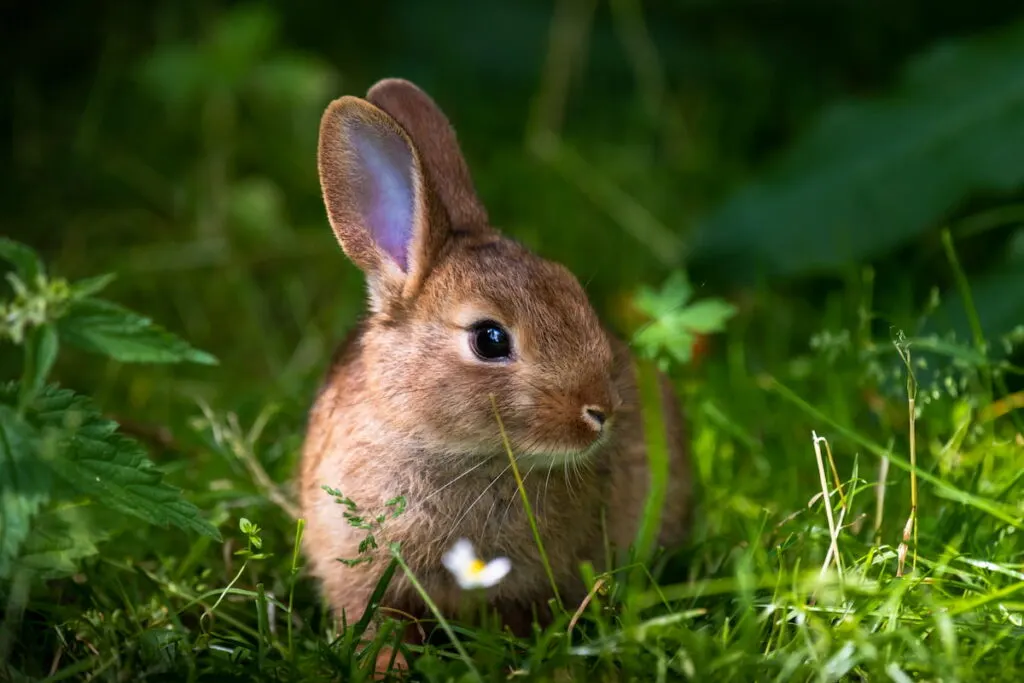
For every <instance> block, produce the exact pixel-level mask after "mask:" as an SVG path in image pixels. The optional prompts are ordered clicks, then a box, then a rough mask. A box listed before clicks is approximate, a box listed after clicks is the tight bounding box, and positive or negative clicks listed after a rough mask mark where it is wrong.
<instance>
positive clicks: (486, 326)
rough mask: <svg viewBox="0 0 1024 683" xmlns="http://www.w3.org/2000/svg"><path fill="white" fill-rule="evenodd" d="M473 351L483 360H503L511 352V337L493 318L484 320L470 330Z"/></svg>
mask: <svg viewBox="0 0 1024 683" xmlns="http://www.w3.org/2000/svg"><path fill="white" fill-rule="evenodd" d="M470 332H471V336H470V344H471V345H472V346H473V353H475V354H476V355H477V356H478V357H479V358H481V359H483V360H504V359H506V358H508V357H509V356H510V355H511V354H512V337H511V335H509V333H508V332H507V331H506V330H505V328H504V327H502V326H501V325H499V324H498V323H496V322H494V321H493V320H484V321H483V322H479V323H477V324H475V325H473V327H472V329H471V330H470Z"/></svg>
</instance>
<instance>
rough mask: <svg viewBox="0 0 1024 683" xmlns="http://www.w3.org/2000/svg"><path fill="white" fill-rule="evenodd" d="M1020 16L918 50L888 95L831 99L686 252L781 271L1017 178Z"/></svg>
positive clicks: (845, 256) (817, 266)
mask: <svg viewBox="0 0 1024 683" xmlns="http://www.w3.org/2000/svg"><path fill="white" fill-rule="evenodd" d="M1022 111H1024V23H1017V24H1014V25H1012V26H1010V27H1009V28H1006V29H1000V30H998V31H995V32H992V33H988V34H984V35H981V36H978V37H974V38H971V39H968V40H963V41H961V42H954V43H945V44H941V45H938V46H936V47H935V48H933V49H931V50H929V51H928V52H927V53H925V54H923V55H921V56H919V57H917V58H916V59H914V60H913V61H912V62H911V63H910V64H909V65H908V66H907V68H906V69H905V70H904V73H903V76H902V79H901V81H900V83H899V85H898V86H897V87H896V88H895V89H894V90H893V91H892V92H891V94H890V95H889V96H888V97H885V98H879V99H874V100H860V101H848V102H842V103H839V104H835V105H833V106H831V107H830V108H829V109H827V110H826V111H825V113H824V115H823V116H822V117H821V119H820V120H819V121H818V123H817V124H816V125H814V126H813V127H812V128H811V130H810V131H808V132H807V134H805V135H804V136H803V137H802V139H800V140H799V141H798V142H797V143H796V144H795V145H794V146H793V147H792V148H791V150H790V151H789V152H788V153H786V154H785V155H784V156H783V158H781V159H780V160H779V163H778V164H777V165H776V166H775V167H774V168H772V169H770V170H769V171H768V172H767V173H766V174H765V175H764V176H763V177H762V178H761V179H760V180H759V181H756V182H754V183H751V184H750V185H748V186H746V187H744V188H743V189H741V190H740V191H739V192H737V193H736V194H735V195H734V196H733V197H732V198H731V199H730V200H728V201H727V202H726V203H725V204H724V205H723V206H722V207H721V208H720V209H719V210H718V211H716V212H714V213H713V214H712V215H710V216H709V217H708V218H707V219H706V220H704V221H703V222H702V224H701V225H700V226H699V227H698V228H697V230H696V232H695V234H694V242H693V244H692V247H693V250H694V252H693V256H694V257H696V258H699V259H701V260H703V261H707V262H723V263H724V262H726V260H728V261H729V262H730V263H732V267H733V268H737V269H738V268H746V267H752V266H756V267H757V268H759V269H760V270H761V271H762V272H767V273H769V274H779V275H793V274H804V273H808V272H814V271H828V270H832V269H839V268H842V267H844V266H845V265H846V264H848V263H851V262H857V261H862V260H866V259H870V258H873V257H876V256H878V255H880V254H883V253H886V252H888V251H890V250H891V249H893V248H895V247H898V246H900V245H903V244H906V243H907V242H909V241H910V240H912V239H914V238H915V237H917V236H918V235H919V234H921V233H922V232H924V231H925V230H927V229H929V228H931V227H933V226H935V225H937V224H939V222H940V221H942V220H943V219H944V217H945V216H946V215H947V214H948V212H950V211H951V210H953V209H955V208H956V207H957V206H961V205H963V203H964V202H965V201H966V199H967V198H968V197H969V196H970V195H972V194H974V193H976V192H985V191H996V192H1006V191H1010V190H1013V189H1014V188H1018V187H1020V186H1021V185H1022V184H1024V164H1022V163H1021V161H1020V159H1021V155H1020V154H1019V153H1018V152H1017V150H1019V149H1020V146H1021V144H1022V143H1024V115H1022V114H1021V112H1022Z"/></svg>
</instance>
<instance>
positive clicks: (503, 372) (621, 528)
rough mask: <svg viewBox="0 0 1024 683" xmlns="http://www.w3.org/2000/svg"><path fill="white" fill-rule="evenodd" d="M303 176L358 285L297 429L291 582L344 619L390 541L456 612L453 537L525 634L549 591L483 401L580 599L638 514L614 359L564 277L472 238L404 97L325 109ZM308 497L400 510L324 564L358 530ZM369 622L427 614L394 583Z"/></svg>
mask: <svg viewBox="0 0 1024 683" xmlns="http://www.w3.org/2000/svg"><path fill="white" fill-rule="evenodd" d="M319 170H320V182H321V187H322V190H323V197H324V203H325V204H326V207H327V213H328V216H329V218H330V222H331V226H332V227H333V229H334V232H335V235H336V236H337V238H338V241H339V242H340V243H341V247H342V249H344V251H345V253H346V254H347V255H348V257H349V258H350V259H352V261H353V262H355V264H356V265H357V266H359V268H361V269H362V270H363V271H364V273H365V274H366V279H367V285H368V290H369V315H368V316H367V317H366V319H365V320H364V321H363V322H362V323H361V324H360V325H359V326H358V328H357V329H356V330H355V331H354V332H353V333H352V334H351V335H350V336H349V338H348V339H347V341H346V342H345V343H344V344H343V345H342V346H341V348H340V349H339V350H338V352H337V354H336V357H335V359H334V362H333V367H332V368H331V370H330V372H329V373H328V375H327V378H326V381H325V383H324V385H323V387H322V389H321V391H320V394H319V395H318V397H317V399H316V402H315V404H314V406H313V408H312V411H311V414H310V419H309V427H308V432H307V435H306V442H305V446H304V452H303V457H302V467H301V502H302V511H303V516H304V517H305V518H306V520H307V523H308V527H307V531H306V536H305V551H306V553H307V555H308V557H309V561H310V562H309V567H310V569H311V571H312V573H313V574H314V575H315V576H316V577H317V578H318V579H319V580H320V581H321V582H322V584H323V590H324V592H325V594H326V596H327V598H328V599H329V601H330V604H331V607H332V608H333V611H334V613H335V616H336V617H337V618H339V619H340V618H341V616H342V615H343V614H344V615H345V618H346V619H347V621H348V622H349V623H352V622H353V621H355V620H356V619H358V618H359V616H360V615H361V614H362V613H363V610H364V609H365V607H366V605H367V602H368V600H369V598H370V595H371V593H372V592H373V590H374V588H375V586H376V585H377V582H378V580H379V578H380V577H381V575H382V573H383V571H384V570H385V568H386V567H387V565H388V563H389V561H390V557H389V555H388V550H387V547H388V545H387V544H389V543H392V542H395V541H398V542H400V543H401V546H400V547H401V553H402V557H403V558H404V559H405V561H406V562H407V563H408V565H409V567H410V568H411V570H412V572H413V573H414V574H415V575H416V577H417V578H418V579H419V581H420V582H421V583H422V585H423V586H424V588H425V589H426V591H427V592H428V593H429V594H430V596H431V597H432V598H433V600H434V601H435V602H436V603H437V605H438V607H439V608H440V609H441V610H442V611H444V612H446V613H448V614H455V613H456V612H457V611H458V609H459V606H460V591H459V588H458V586H457V585H456V583H455V580H454V578H453V577H452V576H451V575H450V574H449V572H448V571H447V570H446V569H445V568H444V566H443V565H442V561H441V558H442V555H443V554H444V552H445V551H446V550H447V549H448V548H449V547H451V546H452V544H453V543H454V542H455V540H456V539H458V538H460V537H465V538H468V539H470V540H471V541H472V542H473V544H474V545H475V546H476V547H477V549H478V550H479V552H480V554H481V555H482V557H484V558H485V559H487V558H491V557H495V556H504V557H508V558H510V559H511V563H512V569H511V572H510V573H509V574H508V576H507V577H505V579H504V580H503V581H501V582H500V583H499V584H498V585H497V586H495V587H493V588H490V589H488V592H487V595H488V598H489V600H490V602H491V604H492V605H493V606H494V607H495V608H496V610H497V612H498V614H499V615H500V617H501V618H502V619H503V620H504V622H505V623H506V624H507V625H508V626H510V627H511V628H512V629H513V630H515V631H517V632H522V631H524V630H527V629H529V626H530V623H531V618H532V614H533V613H534V612H533V610H534V609H537V610H540V612H541V613H543V611H544V608H545V604H546V601H547V600H548V599H549V598H551V597H552V595H551V584H550V582H549V581H548V579H547V575H546V573H545V570H544V568H543V565H542V562H541V559H540V555H539V553H538V550H537V547H536V544H535V542H534V538H533V536H532V533H531V530H530V527H529V524H528V521H527V517H526V514H525V511H524V508H523V505H522V501H521V499H520V496H519V493H518V490H517V488H516V482H515V480H514V478H513V476H512V473H511V471H510V463H509V459H508V455H507V452H506V449H505V447H504V446H503V441H502V438H501V434H500V431H499V426H498V422H497V420H496V418H495V414H494V406H495V405H496V406H497V409H498V413H499V415H500V416H501V419H502V422H503V423H504V426H505V428H506V430H507V434H508V438H509V441H510V444H511V447H512V450H513V452H514V453H515V457H516V461H517V463H518V468H519V470H520V471H521V473H522V475H523V477H524V479H525V488H526V490H527V492H528V496H529V499H530V502H531V505H532V508H533V511H534V514H535V516H536V519H537V523H538V525H539V531H540V535H541V538H542V540H543V542H544V546H545V550H546V551H547V554H548V556H549V558H550V562H551V568H552V571H553V573H554V577H555V579H556V581H557V583H558V586H559V591H560V593H561V596H562V598H563V600H565V601H566V602H567V603H569V604H572V603H574V602H576V601H578V600H580V599H582V598H583V597H584V595H583V585H582V582H581V581H580V579H579V578H578V577H579V571H578V568H579V564H580V563H581V562H583V561H589V562H591V563H593V564H594V565H595V566H597V567H598V568H600V567H602V566H604V565H605V559H606V557H605V539H607V540H608V541H610V544H611V545H612V546H614V547H616V548H618V549H625V548H627V547H628V546H629V544H630V543H631V542H632V541H633V540H634V536H635V535H636V532H637V527H638V525H639V521H640V519H641V516H642V510H643V506H644V503H645V499H646V493H647V490H648V482H649V470H648V467H647V459H646V450H645V444H644V434H643V428H642V425H641V416H640V414H639V411H638V403H639V397H638V393H637V385H636V379H635V376H634V369H633V365H632V359H631V357H630V354H629V349H628V347H627V346H626V345H625V344H624V343H622V342H621V341H619V340H618V339H616V338H615V337H613V336H612V335H611V334H609V333H608V331H606V329H605V328H604V327H603V326H602V325H601V323H600V322H599V321H598V318H597V315H596V314H595V312H594V310H593V308H592V307H591V305H590V303H589V302H588V300H587V296H586V294H585V293H584V291H583V288H582V287H581V286H580V284H579V282H578V281H577V280H576V278H575V277H574V276H573V275H572V274H571V273H570V272H569V271H568V270H567V269H566V268H564V267H563V266H561V265H558V264H556V263H552V262H550V261H546V260H544V259H542V258H540V257H538V256H536V255H535V254H533V253H531V252H530V251H528V250H527V249H526V248H525V247H523V246H521V245H520V244H518V243H516V242H514V241H512V240H510V239H508V238H506V237H503V236H502V235H501V233H499V232H498V230H496V229H495V228H494V227H492V226H491V225H490V223H489V221H488V216H487V212H486V210H485V209H484V207H483V206H482V205H481V203H480V201H479V199H478V198H477V196H476V193H475V190H474V187H473V183H472V180H471V178H470V174H469V170H468V168H467V166H466V163H465V161H464V159H463V157H462V153H461V151H460V149H459V145H458V142H457V141H456V138H455V133H454V131H453V130H452V129H451V127H450V126H449V123H448V120H447V119H446V118H445V116H444V114H443V113H442V112H441V110H440V109H438V107H437V105H436V104H435V103H434V102H433V100H432V99H431V98H430V97H429V96H428V95H426V94H425V93H424V92H423V91H421V90H420V89H418V88H417V87H416V86H414V85H413V84H411V83H409V82H407V81H403V80H398V79H387V80H383V81H381V82H379V83H377V84H376V85H375V86H374V87H373V88H371V89H370V91H369V93H368V95H367V97H366V99H365V100H363V99H359V98H356V97H342V98H340V99H338V100H335V101H334V102H332V103H331V105H330V106H329V107H328V108H327V111H326V112H325V113H324V116H323V119H322V121H321V125H320V146H319ZM661 381H662V404H663V406H665V408H666V416H665V417H666V424H667V425H668V434H667V439H668V445H669V449H670V456H671V462H670V481H669V482H668V491H667V497H666V504H665V507H664V509H663V511H662V520H663V522H662V527H661V529H660V534H659V541H660V542H661V543H662V544H664V545H677V544H678V543H679V542H680V541H682V540H683V539H684V538H685V536H686V533H687V529H688V526H689V520H690V499H691V472H690V462H689V457H688V455H687V446H686V443H685V441H684V439H685V437H684V432H683V429H682V425H681V415H680V410H679V407H678V405H677V402H676V399H675V397H674V395H673V393H672V389H671V387H670V386H669V385H668V383H667V382H666V381H665V380H664V378H661ZM492 396H493V398H494V403H492V400H491V397H492ZM323 486H330V487H333V488H336V489H339V490H340V491H341V493H342V494H344V496H346V497H347V498H349V499H351V500H352V501H353V502H354V503H355V504H356V506H358V507H357V510H358V514H359V515H361V516H363V517H364V518H367V519H371V518H373V517H375V516H376V515H378V514H385V513H387V512H389V511H390V510H391V509H392V508H390V507H389V505H388V501H391V500H393V499H394V498H396V497H398V496H402V497H404V499H405V503H406V507H405V510H404V512H402V514H400V515H398V516H397V517H394V518H389V519H388V520H387V521H385V522H384V523H383V525H381V527H380V528H379V529H377V530H376V532H375V538H376V540H377V545H378V548H377V549H369V550H368V551H367V552H366V553H365V556H367V557H370V558H372V559H371V561H369V562H362V563H358V564H354V565H353V564H351V563H341V562H339V561H338V558H352V559H354V558H357V557H359V556H360V552H359V545H360V542H361V541H363V539H364V538H365V537H366V531H365V530H360V529H357V528H355V527H354V526H352V525H351V524H349V523H347V521H346V520H345V519H344V518H343V516H342V513H343V512H344V511H345V508H344V507H342V506H339V505H338V504H337V502H336V500H335V498H334V497H332V496H331V495H329V494H328V493H326V492H325V491H324V490H323V488H322V487H323ZM605 512H606V513H607V514H605ZM382 606H383V607H385V608H390V609H391V610H396V611H400V612H404V613H407V614H409V615H412V616H414V617H420V616H429V615H427V614H426V613H425V610H424V605H423V602H422V600H421V599H420V597H419V595H418V593H417V592H416V591H415V590H414V589H413V587H412V585H411V584H410V582H409V581H408V579H407V577H406V576H405V575H404V574H403V572H401V571H399V572H397V573H396V574H395V576H394V578H393V580H392V582H391V584H390V586H389V588H388V590H387V591H386V593H385V595H384V597H383V601H382ZM392 613H397V612H392Z"/></svg>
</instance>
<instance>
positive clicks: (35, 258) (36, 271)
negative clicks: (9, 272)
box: [0, 237, 46, 283]
mask: <svg viewBox="0 0 1024 683" xmlns="http://www.w3.org/2000/svg"><path fill="white" fill-rule="evenodd" d="M0 259H3V260H5V261H8V262H10V263H11V265H13V266H14V270H15V272H17V273H18V276H19V277H20V278H21V279H22V280H23V281H25V282H27V283H35V282H36V281H37V280H38V279H39V277H40V276H41V275H45V274H46V269H45V268H44V267H43V261H42V259H40V258H39V254H37V253H36V252H35V250H34V249H32V248H31V247H29V246H27V245H24V244H22V243H21V242H15V241H14V240H11V239H8V238H6V237H0Z"/></svg>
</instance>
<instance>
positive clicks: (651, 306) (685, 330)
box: [633, 271, 736, 370]
mask: <svg viewBox="0 0 1024 683" xmlns="http://www.w3.org/2000/svg"><path fill="white" fill-rule="evenodd" d="M692 295H693V288H692V287H691V286H690V283H689V280H688V279H687V277H686V274H685V273H684V272H683V271H675V272H673V273H672V275H670V276H669V277H668V279H667V280H665V283H664V284H663V285H662V287H661V290H660V291H654V290H652V289H650V288H644V289H643V290H641V291H640V293H639V294H637V297H636V306H637V308H638V309H639V310H640V311H641V312H643V313H644V314H646V315H647V316H649V317H650V318H651V321H650V322H649V323H648V324H646V325H644V326H643V327H642V328H641V329H640V330H639V331H637V333H636V334H635V335H633V344H634V346H636V347H637V348H638V349H639V351H640V353H641V355H643V356H644V357H646V358H651V359H656V360H657V361H658V365H659V367H661V369H662V370H665V369H666V368H667V367H668V358H666V357H665V354H668V357H669V358H671V359H673V360H675V361H676V362H679V363H689V362H690V359H691V358H692V357H693V344H694V342H695V341H696V338H697V335H699V334H708V333H711V332H718V331H719V330H721V329H723V328H724V327H725V321H726V320H728V319H729V318H731V317H732V316H733V315H735V313H736V309H735V307H734V306H732V304H729V303H728V302H725V301H722V300H721V299H703V300H701V301H696V302H694V303H689V304H688V302H689V300H690V297H691V296H692Z"/></svg>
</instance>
